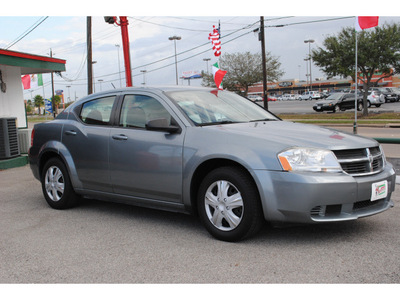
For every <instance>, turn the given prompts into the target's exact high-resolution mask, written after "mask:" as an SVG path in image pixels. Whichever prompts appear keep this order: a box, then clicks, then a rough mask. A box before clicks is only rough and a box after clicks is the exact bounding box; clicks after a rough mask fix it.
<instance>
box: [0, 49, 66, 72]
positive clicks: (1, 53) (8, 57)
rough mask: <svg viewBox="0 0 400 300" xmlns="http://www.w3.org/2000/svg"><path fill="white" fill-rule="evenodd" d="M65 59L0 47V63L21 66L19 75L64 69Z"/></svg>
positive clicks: (61, 70)
mask: <svg viewBox="0 0 400 300" xmlns="http://www.w3.org/2000/svg"><path fill="white" fill-rule="evenodd" d="M65 63H66V60H64V59H59V58H53V57H47V56H39V55H33V54H28V53H23V52H16V51H9V50H4V49H0V65H6V66H14V67H20V68H21V75H25V74H40V73H51V72H63V71H65Z"/></svg>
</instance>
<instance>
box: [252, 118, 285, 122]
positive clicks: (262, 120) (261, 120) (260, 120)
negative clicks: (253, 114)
mask: <svg viewBox="0 0 400 300" xmlns="http://www.w3.org/2000/svg"><path fill="white" fill-rule="evenodd" d="M264 121H278V120H276V119H268V118H267V119H259V120H251V121H250V122H264Z"/></svg>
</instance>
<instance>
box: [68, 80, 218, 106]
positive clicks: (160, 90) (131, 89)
mask: <svg viewBox="0 0 400 300" xmlns="http://www.w3.org/2000/svg"><path fill="white" fill-rule="evenodd" d="M196 90H197V91H208V92H211V91H215V90H216V88H208V87H191V86H178V85H176V86H145V87H125V88H119V89H113V90H107V91H102V92H98V93H94V94H90V95H87V96H85V97H83V98H81V99H79V100H78V101H76V102H74V104H73V105H71V106H76V105H79V104H80V103H82V102H86V101H87V100H91V99H94V98H99V97H106V96H108V95H115V94H120V93H126V92H128V93H129V92H135V93H140V92H142V93H143V92H152V93H155V94H162V93H164V92H174V91H196Z"/></svg>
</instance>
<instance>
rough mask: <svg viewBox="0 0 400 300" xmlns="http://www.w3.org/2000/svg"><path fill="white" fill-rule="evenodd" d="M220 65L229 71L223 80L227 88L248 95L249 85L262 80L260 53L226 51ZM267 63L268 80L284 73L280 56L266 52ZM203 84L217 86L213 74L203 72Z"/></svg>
mask: <svg viewBox="0 0 400 300" xmlns="http://www.w3.org/2000/svg"><path fill="white" fill-rule="evenodd" d="M219 65H220V68H221V69H222V70H225V71H227V73H226V75H225V77H224V79H223V81H222V82H223V86H224V88H225V89H227V90H230V91H233V92H237V93H239V94H243V95H244V96H247V92H248V90H249V87H250V86H252V85H254V84H256V83H258V82H260V81H262V78H263V77H262V76H263V74H262V57H261V54H259V53H258V54H252V53H250V52H244V53H232V54H229V53H226V54H224V55H222V56H221V58H220V62H219ZM266 65H267V77H268V81H276V80H278V79H279V77H280V76H282V75H283V74H284V72H283V71H282V70H281V69H280V67H281V63H280V62H279V58H278V57H274V56H272V55H271V53H270V52H268V53H267V54H266ZM202 85H203V86H212V87H215V83H214V79H213V76H212V74H205V73H203V82H202Z"/></svg>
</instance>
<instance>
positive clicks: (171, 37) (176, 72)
mask: <svg viewBox="0 0 400 300" xmlns="http://www.w3.org/2000/svg"><path fill="white" fill-rule="evenodd" d="M168 39H169V40H170V41H174V46H175V74H176V85H178V62H177V60H176V41H177V40H178V41H179V40H180V39H181V37H180V36H176V35H174V36H170V37H169V38H168Z"/></svg>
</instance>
